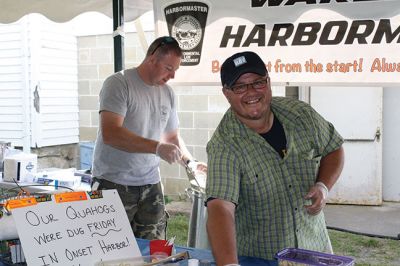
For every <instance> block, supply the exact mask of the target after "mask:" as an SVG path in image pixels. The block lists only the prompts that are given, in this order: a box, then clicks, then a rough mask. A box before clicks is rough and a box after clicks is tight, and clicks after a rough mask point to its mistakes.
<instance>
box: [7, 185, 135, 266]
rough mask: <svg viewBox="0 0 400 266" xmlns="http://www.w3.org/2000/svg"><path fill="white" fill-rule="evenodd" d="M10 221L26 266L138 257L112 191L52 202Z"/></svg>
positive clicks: (78, 264) (74, 264)
mask: <svg viewBox="0 0 400 266" xmlns="http://www.w3.org/2000/svg"><path fill="white" fill-rule="evenodd" d="M12 216H13V217H14V220H15V223H16V226H17V231H18V235H19V237H20V240H21V244H22V248H23V251H24V253H25V257H26V261H27V263H28V265H29V266H51V265H63V266H64V265H65V266H88V265H94V264H95V263H96V262H99V261H100V260H110V259H120V258H127V257H140V256H141V254H140V250H139V247H138V245H137V243H136V239H135V237H134V235H133V232H132V229H131V226H130V224H129V221H128V217H127V215H126V212H125V209H124V207H123V205H122V202H121V199H120V198H119V195H118V192H117V191H116V190H104V191H102V197H101V196H100V197H99V196H98V195H96V197H92V198H91V197H87V199H86V200H75V201H66V202H59V203H58V202H56V201H55V198H54V196H53V197H52V200H51V201H48V202H41V203H38V204H37V205H34V206H28V207H23V208H17V209H15V210H13V211H12Z"/></svg>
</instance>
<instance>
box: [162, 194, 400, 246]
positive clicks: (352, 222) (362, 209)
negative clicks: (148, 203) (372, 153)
mask: <svg viewBox="0 0 400 266" xmlns="http://www.w3.org/2000/svg"><path fill="white" fill-rule="evenodd" d="M167 210H168V211H169V212H170V213H171V214H173V213H186V214H188V215H189V214H190V212H191V210H192V204H191V202H180V201H179V202H178V201H174V202H172V203H169V204H167ZM325 216H326V222H327V225H328V227H329V228H333V229H339V230H344V231H349V232H353V233H361V234H365V235H371V236H379V237H389V238H395V239H400V202H397V203H394V202H384V203H383V204H382V205H381V206H357V205H333V204H328V205H327V206H326V207H325Z"/></svg>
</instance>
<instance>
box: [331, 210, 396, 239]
mask: <svg viewBox="0 0 400 266" xmlns="http://www.w3.org/2000/svg"><path fill="white" fill-rule="evenodd" d="M325 216H326V222H327V225H328V227H331V228H339V229H344V230H346V231H350V232H355V233H363V234H366V235H371V236H381V237H390V238H395V239H400V202H396V203H395V202H384V203H383V204H382V205H381V206H358V205H332V204H329V205H327V207H326V208H325Z"/></svg>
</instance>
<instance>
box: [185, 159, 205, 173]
mask: <svg viewBox="0 0 400 266" xmlns="http://www.w3.org/2000/svg"><path fill="white" fill-rule="evenodd" d="M188 167H189V168H190V169H191V170H192V171H193V172H196V171H199V172H202V173H203V174H205V175H207V164H206V163H203V162H198V161H193V160H192V161H189V163H188Z"/></svg>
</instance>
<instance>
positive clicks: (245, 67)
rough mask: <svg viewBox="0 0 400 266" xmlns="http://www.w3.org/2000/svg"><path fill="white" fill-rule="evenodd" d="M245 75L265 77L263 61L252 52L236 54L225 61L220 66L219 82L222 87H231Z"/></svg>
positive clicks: (265, 70)
mask: <svg viewBox="0 0 400 266" xmlns="http://www.w3.org/2000/svg"><path fill="white" fill-rule="evenodd" d="M245 73H256V74H258V75H260V76H265V75H267V73H268V71H267V68H266V67H265V63H264V62H263V60H262V59H261V58H260V57H259V56H258V55H257V54H256V53H254V52H250V51H246V52H241V53H236V54H234V55H232V56H231V57H229V58H228V59H226V60H225V62H224V63H223V64H222V66H221V82H222V86H224V87H231V86H232V85H233V84H235V82H236V80H238V78H239V77H240V76H241V75H243V74H245Z"/></svg>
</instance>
